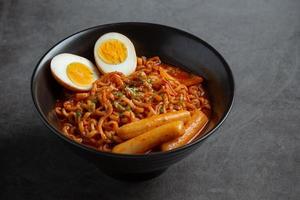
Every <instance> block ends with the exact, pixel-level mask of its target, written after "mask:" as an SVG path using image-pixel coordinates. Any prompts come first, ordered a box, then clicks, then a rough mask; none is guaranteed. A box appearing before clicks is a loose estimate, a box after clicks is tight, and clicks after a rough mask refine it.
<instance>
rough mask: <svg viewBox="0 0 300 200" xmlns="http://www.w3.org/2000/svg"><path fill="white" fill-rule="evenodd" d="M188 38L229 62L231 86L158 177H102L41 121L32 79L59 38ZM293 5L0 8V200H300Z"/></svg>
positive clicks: (299, 34)
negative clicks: (147, 25)
mask: <svg viewBox="0 0 300 200" xmlns="http://www.w3.org/2000/svg"><path fill="white" fill-rule="evenodd" d="M120 21H145V22H154V23H161V24H165V25H169V26H174V27H177V28H180V29H183V30H186V31H188V32H190V33H192V34H195V35H197V36H199V37H200V38H202V39H204V40H206V41H207V42H209V43H210V44H211V45H213V46H214V47H215V48H216V49H217V50H219V51H220V53H221V54H222V55H224V57H225V59H226V60H227V61H228V63H229V65H230V66H231V68H232V70H233V73H234V76H235V81H236V100H235V104H234V107H233V110H232V112H231V114H230V115H229V117H228V119H227V120H226V122H225V124H224V125H223V126H222V127H221V128H220V129H219V131H218V132H217V133H216V134H213V135H212V136H211V137H209V138H208V139H207V140H206V141H205V142H204V143H203V145H202V146H201V147H200V148H199V149H198V150H197V151H196V152H195V153H194V154H192V155H191V156H190V157H188V158H187V159H185V160H184V161H182V162H180V163H179V164H177V165H175V166H173V167H171V168H170V169H169V170H168V171H167V172H166V173H164V174H163V175H162V176H160V177H158V178H156V179H154V180H152V181H148V182H142V183H138V184H134V183H123V182H119V181H116V180H113V179H111V178H109V177H106V176H105V175H103V174H102V173H101V172H99V171H98V170H97V169H96V168H95V166H93V165H91V164H89V163H86V162H85V161H84V160H82V159H81V158H79V157H77V156H76V155H74V154H73V153H72V152H71V151H70V150H69V149H68V148H67V147H66V146H65V145H64V143H62V142H61V141H60V140H59V139H58V138H57V137H56V136H54V135H53V134H51V133H50V131H49V130H48V129H47V128H46V127H45V126H44V125H43V124H42V122H41V121H40V119H39V117H38V115H37V113H36V111H35V109H34V107H33V104H32V101H31V96H30V76H31V73H32V71H33V68H34V66H35V64H36V63H37V61H38V59H39V58H40V57H41V56H42V55H43V54H44V53H45V51H46V50H47V49H49V48H50V47H51V46H52V45H54V44H55V43H56V42H57V41H59V40H61V39H62V38H64V37H66V36H68V35H70V34H72V33H74V32H77V31H79V30H81V29H84V28H87V27H90V26H94V25H98V24H104V23H111V22H120ZM299 46H300V1H299V0H285V1H282V0H249V1H247V0H244V1H241V0H226V1H225V0H220V1H216V0H214V1H211V0H202V1H196V0H194V1H188V0H185V1H180V0H177V1H176V0H172V1H139V0H135V1H134V0H132V1H127V0H126V1H125V0H124V1H96V0H94V1H79V0H76V1H59V0H51V1H50V0H44V1H37V0H36V1H25V0H24V1H21V0H0V116H1V117H0V130H1V133H0V168H1V171H0V199H34V198H33V197H35V198H36V199H76V198H78V199H85V198H90V199H91V198H93V199H117V198H118V199H132V200H134V199H139V200H141V199H155V200H156V199H204V200H207V199H230V200H231V199H237V200H240V199H272V200H276V199H295V200H296V199H299V198H300V189H299V188H300V184H299V177H300V170H299V168H300V153H299V151H300V149H299V144H300V143H299V139H300V135H299V133H300V86H299V85H300V66H299V65H300V63H299V55H300V51H299V48H300V47H299Z"/></svg>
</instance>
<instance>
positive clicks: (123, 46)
mask: <svg viewBox="0 0 300 200" xmlns="http://www.w3.org/2000/svg"><path fill="white" fill-rule="evenodd" d="M94 57H95V61H96V64H97V67H98V69H99V70H100V71H101V72H103V73H109V72H115V71H116V72H121V73H123V74H124V75H130V74H131V73H132V72H134V71H135V68H136V65H137V64H136V62H137V61H136V60H137V58H136V53H135V48H134V46H133V44H132V42H131V41H130V40H129V39H128V38H127V37H126V36H125V35H122V34H120V33H115V32H111V33H106V34H104V35H102V36H101V37H100V38H99V39H98V40H97V42H96V43H95V46H94Z"/></svg>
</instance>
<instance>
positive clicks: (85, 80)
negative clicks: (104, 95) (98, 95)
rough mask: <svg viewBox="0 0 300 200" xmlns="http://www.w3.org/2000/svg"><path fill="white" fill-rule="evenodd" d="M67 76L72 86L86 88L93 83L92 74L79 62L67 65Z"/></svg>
mask: <svg viewBox="0 0 300 200" xmlns="http://www.w3.org/2000/svg"><path fill="white" fill-rule="evenodd" d="M67 75H68V77H69V79H70V80H71V81H72V82H73V83H74V84H76V85H79V86H88V85H90V84H91V83H92V82H93V72H92V71H91V70H90V69H89V68H88V67H87V66H86V65H84V64H82V63H79V62H73V63H70V64H68V66H67Z"/></svg>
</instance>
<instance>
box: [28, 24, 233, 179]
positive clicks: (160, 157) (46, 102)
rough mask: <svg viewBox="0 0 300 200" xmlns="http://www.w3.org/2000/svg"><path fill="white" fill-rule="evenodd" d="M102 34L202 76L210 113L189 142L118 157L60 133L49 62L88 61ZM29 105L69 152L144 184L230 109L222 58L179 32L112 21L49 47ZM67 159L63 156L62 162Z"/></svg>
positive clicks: (56, 94)
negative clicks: (68, 56)
mask: <svg viewBox="0 0 300 200" xmlns="http://www.w3.org/2000/svg"><path fill="white" fill-rule="evenodd" d="M107 32H119V33H122V34H124V35H126V36H127V37H128V38H130V40H131V41H132V42H133V44H134V46H135V49H136V52H137V55H138V56H142V55H144V56H147V57H151V56H159V57H160V58H161V60H162V62H165V63H168V64H172V65H175V66H178V67H181V68H183V69H185V70H187V71H189V72H191V73H194V74H198V75H201V76H202V77H204V78H205V87H206V89H207V91H208V94H209V99H210V101H211V105H212V115H211V119H210V122H209V124H208V125H207V127H206V129H205V134H202V136H201V137H199V138H197V139H196V140H194V141H193V142H192V143H190V144H188V145H185V146H183V147H181V148H178V149H175V150H172V151H169V152H157V153H151V154H147V155H120V154H113V153H105V152H100V151H97V150H95V149H93V148H90V147H88V146H85V145H81V144H78V143H76V142H74V141H72V140H70V139H69V138H67V137H65V136H64V135H63V134H61V133H60V130H59V125H58V121H57V120H56V118H55V116H54V114H53V108H54V105H55V103H56V100H57V99H59V98H60V97H61V95H62V90H63V89H62V87H61V86H60V85H58V83H57V82H56V81H55V80H54V79H53V77H52V75H51V72H50V61H51V59H52V58H53V57H54V56H55V55H57V54H60V53H73V54H77V55H80V56H83V57H86V58H88V59H90V60H92V61H93V60H94V58H93V48H94V44H95V42H96V40H97V39H98V38H99V37H100V36H101V35H103V34H105V33H107ZM31 92H32V98H33V102H34V104H35V106H36V108H37V110H38V113H39V114H40V116H41V119H42V121H43V122H44V123H45V125H46V126H47V127H48V128H49V129H50V130H51V131H52V132H53V133H54V134H56V135H57V136H59V138H61V139H63V140H64V141H65V142H66V144H68V146H69V147H70V148H72V149H73V150H74V152H76V153H77V154H79V155H80V156H82V157H83V158H85V159H87V160H89V161H91V162H93V163H95V164H96V166H98V167H99V168H100V169H101V170H102V171H103V172H104V173H106V174H108V175H109V176H112V177H115V178H119V179H127V180H144V179H149V178H153V177H155V176H158V175H159V174H161V173H162V172H163V171H164V170H166V169H167V168H168V167H170V166H171V165H172V164H174V163H176V162H178V161H180V160H182V159H183V158H185V157H186V156H188V155H189V154H190V153H191V152H193V151H194V150H195V149H196V148H198V147H199V146H200V144H201V143H202V142H203V140H204V139H205V138H207V137H208V136H209V135H211V134H212V133H213V132H215V130H216V129H217V128H218V127H219V126H220V125H221V124H222V122H223V121H224V120H225V118H226V117H227V115H228V113H229V110H230V109H231V106H232V103H233V96H234V80H233V76H232V73H231V70H230V68H229V66H228V64H227V63H226V61H225V60H224V58H223V57H222V56H221V55H220V54H219V53H218V52H217V51H216V50H215V49H214V48H213V47H212V46H210V45H209V44H208V43H206V42H205V41H203V40H201V39H199V38H197V37H196V36H193V35H191V34H189V33H187V32H185V31H182V30H178V29H175V28H172V27H168V26H164V25H158V24H150V23H135V22H127V23H115V24H106V25H100V26H96V27H92V28H89V29H86V30H83V31H80V32H78V33H75V34H73V35H71V36H69V37H67V38H65V39H63V40H62V41H60V42H59V43H57V44H56V45H55V46H54V47H52V48H51V49H50V50H49V51H48V52H47V53H46V54H45V55H44V56H43V57H42V58H41V59H40V61H39V62H38V64H37V66H36V68H35V69H34V72H33V75H32V80H31ZM66 159H67V158H66Z"/></svg>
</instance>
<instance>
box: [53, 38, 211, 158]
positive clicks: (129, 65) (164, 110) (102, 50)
mask: <svg viewBox="0 0 300 200" xmlns="http://www.w3.org/2000/svg"><path fill="white" fill-rule="evenodd" d="M61 55H64V54H60V55H57V56H55V57H54V58H53V59H52V61H53V62H51V69H52V68H55V69H56V68H60V70H61V71H63V73H64V74H66V76H65V77H67V78H68V79H66V80H67V81H69V82H68V83H70V82H71V83H72V84H74V85H76V87H69V86H70V84H65V83H66V82H67V81H65V82H64V81H61V79H57V78H56V80H58V82H59V83H60V84H61V85H62V86H64V87H65V91H64V96H63V97H62V98H61V99H58V100H57V103H56V105H55V108H54V110H55V113H56V115H57V118H58V120H59V122H60V124H61V131H62V133H63V134H64V135H66V136H67V137H69V138H70V139H72V140H74V141H76V142H78V143H81V144H85V145H88V146H91V147H93V148H96V149H97V150H100V151H105V152H113V153H119V154H146V153H151V152H156V151H169V150H172V149H175V148H178V147H181V146H183V145H186V144H188V143H190V142H191V141H192V140H194V139H195V138H196V137H198V136H199V135H200V134H201V131H202V130H203V129H204V128H205V125H206V124H207V123H208V121H209V117H210V113H211V105H210V102H209V100H208V97H207V92H206V91H205V89H204V87H203V83H204V78H202V77H200V76H198V75H194V74H191V73H188V72H186V71H184V70H182V69H180V68H178V67H175V66H172V65H169V64H166V63H163V62H162V61H161V60H160V58H159V57H158V56H155V57H151V58H146V57H144V56H141V57H136V53H135V49H134V46H133V44H132V42H131V41H130V40H129V39H128V38H127V37H126V36H124V35H122V34H119V33H107V34H104V35H103V36H101V37H100V38H99V39H98V40H97V42H96V44H95V47H94V57H95V62H96V66H97V67H98V69H99V71H95V67H91V68H88V67H82V66H81V64H78V63H80V62H79V60H76V59H74V62H75V64H74V62H69V61H66V62H54V61H55V59H57V57H59V58H63V57H62V56H61ZM60 63H66V64H65V65H66V67H64V65H60ZM76 63H77V64H76ZM54 64H57V66H56V65H55V66H54ZM83 65H85V66H92V65H88V64H86V63H83ZM70 66H71V67H70ZM69 68H71V69H72V70H69V71H71V72H73V73H70V72H69V71H68V69H69ZM87 69H89V70H87ZM52 74H53V75H54V77H55V75H56V74H55V73H53V71H52ZM70 74H71V75H70ZM96 76H97V79H93V78H94V77H96ZM71 77H72V78H71ZM74 77H75V78H74ZM91 77H92V78H91ZM91 80H93V81H92V83H90V82H91ZM82 83H86V84H85V88H82V87H81V86H82ZM77 86H78V87H77Z"/></svg>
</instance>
